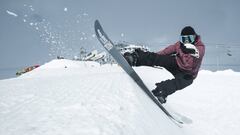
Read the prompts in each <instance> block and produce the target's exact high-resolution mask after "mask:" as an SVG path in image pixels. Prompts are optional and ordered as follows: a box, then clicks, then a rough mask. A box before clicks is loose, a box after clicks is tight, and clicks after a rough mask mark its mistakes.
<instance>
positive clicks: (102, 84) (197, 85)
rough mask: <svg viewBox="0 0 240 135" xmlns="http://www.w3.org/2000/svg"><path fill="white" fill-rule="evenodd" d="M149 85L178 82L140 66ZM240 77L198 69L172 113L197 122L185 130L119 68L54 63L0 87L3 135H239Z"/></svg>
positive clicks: (173, 99) (171, 100) (172, 102)
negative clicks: (169, 80)
mask: <svg viewBox="0 0 240 135" xmlns="http://www.w3.org/2000/svg"><path fill="white" fill-rule="evenodd" d="M135 70H136V71H137V72H138V73H139V75H140V76H141V77H142V78H143V80H144V82H145V83H146V85H147V86H148V87H149V88H150V89H153V88H154V84H155V82H159V81H161V80H165V79H169V78H172V75H171V74H170V73H168V72H167V71H166V70H164V69H157V68H150V67H135ZM239 80H240V73H237V72H233V71H231V70H226V71H218V72H211V71H204V70H202V71H200V73H199V75H198V78H197V79H196V80H195V81H194V83H193V84H192V85H191V86H189V87H188V88H186V89H184V90H182V91H178V92H176V93H175V94H174V95H171V96H169V97H168V102H167V104H166V106H167V107H171V108H172V109H173V110H174V111H176V112H178V113H180V114H182V115H185V116H187V117H189V118H191V119H192V120H193V123H192V124H189V125H184V126H183V128H179V127H178V126H176V125H175V124H174V123H173V122H172V121H170V120H169V119H168V118H167V117H166V115H165V114H164V113H163V112H162V111H161V110H160V109H159V108H158V107H157V106H156V105H155V104H154V103H153V102H152V101H151V100H150V99H149V98H148V97H147V96H146V95H145V94H144V93H143V92H142V91H141V89H140V88H139V87H138V86H137V85H136V84H135V83H134V82H133V81H132V80H131V78H130V77H128V75H127V74H126V73H125V72H124V71H123V70H122V69H121V68H120V67H119V66H117V65H102V66H101V65H99V64H98V63H95V62H80V61H71V60H53V61H51V62H49V63H46V64H45V65H42V66H41V67H39V68H37V69H35V70H33V71H32V72H29V73H26V74H24V75H22V76H20V77H18V78H13V79H6V80H1V81H0V135H19V134H20V135H23V134H24V135H33V134H34V135H38V134H39V135H43V134H44V135H99V134H102V135H112V134H114V135H118V134H123V135H133V134H135V135H146V134H148V135H156V134H161V135H226V134H227V135H238V134H240V113H239V112H240V106H239V105H238V103H239V100H240V99H239V97H240V91H239V86H240V84H239Z"/></svg>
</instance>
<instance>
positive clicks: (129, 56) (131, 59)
mask: <svg viewBox="0 0 240 135" xmlns="http://www.w3.org/2000/svg"><path fill="white" fill-rule="evenodd" d="M123 57H124V58H125V59H126V60H127V62H128V64H129V65H130V66H136V64H137V60H138V57H139V56H138V53H137V52H136V51H135V52H133V53H130V52H126V53H124V54H123Z"/></svg>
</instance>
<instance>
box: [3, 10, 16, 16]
mask: <svg viewBox="0 0 240 135" xmlns="http://www.w3.org/2000/svg"><path fill="white" fill-rule="evenodd" d="M6 12H7V13H8V14H9V15H11V16H14V17H18V15H17V14H16V13H14V12H11V11H9V10H6Z"/></svg>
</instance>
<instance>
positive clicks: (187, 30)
mask: <svg viewBox="0 0 240 135" xmlns="http://www.w3.org/2000/svg"><path fill="white" fill-rule="evenodd" d="M181 35H197V34H196V32H195V30H194V29H193V28H192V27H191V26H186V27H184V28H183V29H182V31H181Z"/></svg>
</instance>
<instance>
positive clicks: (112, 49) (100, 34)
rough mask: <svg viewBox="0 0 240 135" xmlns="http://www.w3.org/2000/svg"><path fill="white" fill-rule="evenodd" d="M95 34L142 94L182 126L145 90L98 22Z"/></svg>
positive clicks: (145, 87)
mask: <svg viewBox="0 0 240 135" xmlns="http://www.w3.org/2000/svg"><path fill="white" fill-rule="evenodd" d="M94 28H95V33H96V36H97V39H98V40H99V41H100V43H101V45H102V46H103V47H104V48H105V49H106V50H107V52H108V53H109V54H110V55H111V56H112V57H113V58H114V59H115V61H116V62H117V63H118V64H119V65H120V66H121V67H122V68H123V70H124V71H125V72H126V73H127V74H128V75H129V76H130V77H131V78H132V79H133V80H134V81H135V82H136V84H137V85H138V86H139V87H140V88H141V89H142V90H143V91H144V93H145V94H146V95H147V96H148V97H149V98H150V99H151V100H152V101H153V102H154V103H155V104H156V105H157V106H158V107H159V108H160V109H161V110H162V111H163V112H164V113H165V114H166V115H167V116H168V118H169V119H170V120H171V121H173V122H174V123H175V124H177V125H178V126H180V125H181V124H184V122H183V121H182V120H181V119H177V118H176V117H174V116H173V115H171V114H170V113H169V111H168V110H166V109H165V108H164V107H163V105H162V104H161V103H160V102H159V101H158V99H157V98H156V97H155V96H154V95H153V94H152V92H151V91H150V90H149V89H148V88H147V86H146V85H145V84H144V82H143V81H142V79H141V78H140V77H139V76H138V74H137V73H136V72H135V71H134V69H133V68H132V67H131V66H130V65H129V64H128V62H127V61H126V60H125V58H124V57H123V56H122V54H121V53H120V52H119V51H118V50H117V48H116V47H115V45H114V43H113V42H112V41H111V40H110V39H109V37H108V36H107V34H106V33H105V32H104V31H103V28H102V26H101V24H100V22H99V21H98V20H96V21H95V23H94ZM180 127H181V126H180Z"/></svg>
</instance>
